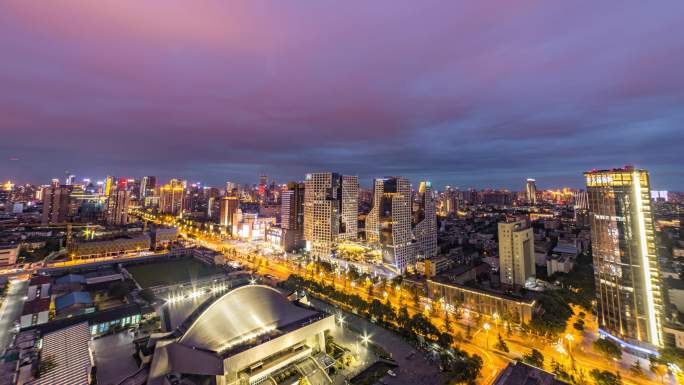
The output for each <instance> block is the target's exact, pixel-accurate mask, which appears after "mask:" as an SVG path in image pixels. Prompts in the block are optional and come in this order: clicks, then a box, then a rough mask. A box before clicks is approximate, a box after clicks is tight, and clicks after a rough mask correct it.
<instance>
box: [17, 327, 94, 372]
mask: <svg viewBox="0 0 684 385" xmlns="http://www.w3.org/2000/svg"><path fill="white" fill-rule="evenodd" d="M89 341H90V329H89V328H88V323H86V322H83V323H80V324H78V325H74V326H71V327H68V328H65V329H61V330H58V331H55V332H53V333H49V334H46V335H45V336H44V337H43V349H42V352H41V361H43V362H47V361H50V362H52V364H53V365H52V366H51V367H50V368H49V369H47V370H46V372H45V373H43V374H41V376H40V378H38V379H36V380H34V381H31V382H29V384H31V385H43V384H45V385H48V384H50V385H51V384H87V383H88V380H89V375H90V352H89V347H88V343H89Z"/></svg>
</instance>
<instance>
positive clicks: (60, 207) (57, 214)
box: [42, 184, 72, 225]
mask: <svg viewBox="0 0 684 385" xmlns="http://www.w3.org/2000/svg"><path fill="white" fill-rule="evenodd" d="M71 190H72V186H59V185H57V186H55V185H54V184H53V185H52V186H50V187H45V188H44V189H43V193H42V196H43V219H42V223H43V224H44V225H48V224H56V223H64V222H66V221H67V220H68V219H69V214H70V203H71V202H70V199H71Z"/></svg>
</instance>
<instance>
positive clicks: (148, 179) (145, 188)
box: [139, 176, 157, 198]
mask: <svg viewBox="0 0 684 385" xmlns="http://www.w3.org/2000/svg"><path fill="white" fill-rule="evenodd" d="M156 188H157V177H156V176H144V177H143V178H142V180H141V181H140V192H139V196H140V198H146V197H148V196H150V195H154V190H155V189H156Z"/></svg>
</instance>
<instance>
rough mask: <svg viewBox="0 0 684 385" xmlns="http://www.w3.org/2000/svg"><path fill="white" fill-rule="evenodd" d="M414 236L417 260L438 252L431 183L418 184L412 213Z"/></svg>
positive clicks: (435, 215)
mask: <svg viewBox="0 0 684 385" xmlns="http://www.w3.org/2000/svg"><path fill="white" fill-rule="evenodd" d="M414 223H415V225H416V227H415V229H414V235H415V237H416V246H417V249H416V252H417V254H418V257H419V258H430V257H433V256H435V255H437V253H438V252H439V247H438V246H437V210H436V208H435V200H434V196H433V192H432V183H431V182H429V181H422V182H420V187H419V188H418V209H417V210H416V212H415V213H414Z"/></svg>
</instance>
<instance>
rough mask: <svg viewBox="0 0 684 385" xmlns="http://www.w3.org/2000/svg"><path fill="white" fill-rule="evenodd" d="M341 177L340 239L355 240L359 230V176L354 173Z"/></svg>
mask: <svg viewBox="0 0 684 385" xmlns="http://www.w3.org/2000/svg"><path fill="white" fill-rule="evenodd" d="M340 178H341V186H342V192H341V194H340V195H341V197H342V200H341V202H340V233H339V239H340V240H349V241H355V240H356V239H357V238H358V232H359V178H358V177H357V176H352V175H342V176H341V177H340Z"/></svg>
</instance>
